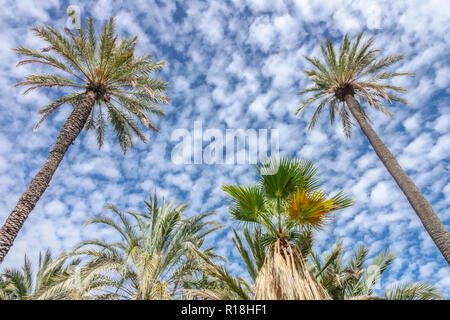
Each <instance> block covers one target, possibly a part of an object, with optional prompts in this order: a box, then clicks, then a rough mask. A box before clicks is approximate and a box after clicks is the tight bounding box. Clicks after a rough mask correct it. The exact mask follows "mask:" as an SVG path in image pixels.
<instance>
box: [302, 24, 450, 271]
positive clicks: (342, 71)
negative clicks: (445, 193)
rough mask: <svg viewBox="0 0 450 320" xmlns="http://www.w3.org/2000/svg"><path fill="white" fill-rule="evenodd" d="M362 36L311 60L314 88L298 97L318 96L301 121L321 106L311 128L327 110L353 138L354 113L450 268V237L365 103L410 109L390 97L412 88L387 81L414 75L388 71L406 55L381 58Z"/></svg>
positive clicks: (330, 46)
mask: <svg viewBox="0 0 450 320" xmlns="http://www.w3.org/2000/svg"><path fill="white" fill-rule="evenodd" d="M362 36H363V33H362V32H361V33H360V34H359V35H358V37H357V39H356V41H355V42H353V43H352V42H351V41H350V40H349V38H348V36H347V35H345V37H344V40H343V42H342V45H341V48H340V52H339V53H336V52H335V49H334V46H333V43H332V41H331V40H328V41H327V42H326V45H321V48H322V54H323V60H324V61H320V60H319V59H318V58H309V57H305V58H306V59H307V60H308V61H309V62H310V63H311V64H312V65H313V66H314V68H315V69H314V70H308V71H306V74H307V76H308V77H309V79H310V80H311V81H312V82H313V83H314V85H313V86H311V87H309V88H307V89H305V90H302V91H300V92H298V94H300V95H302V94H306V93H313V95H312V96H311V97H310V98H308V99H306V100H305V101H304V102H303V103H302V104H301V105H300V107H299V108H298V110H297V112H296V116H298V115H299V114H300V113H302V112H303V111H304V110H305V108H306V107H308V106H309V105H311V104H313V103H316V102H317V103H318V104H317V108H316V109H315V112H314V114H313V117H312V119H311V123H310V125H309V129H312V128H314V126H315V124H316V123H317V120H318V118H319V115H320V114H321V113H322V111H323V110H324V109H326V108H328V111H329V115H330V120H331V123H332V124H333V123H334V120H335V118H336V114H337V115H338V116H339V117H340V118H341V120H342V126H343V129H344V132H345V134H346V136H347V137H348V138H350V136H351V126H352V122H351V120H350V115H349V112H350V114H351V115H352V116H353V118H354V119H356V122H357V123H358V125H359V127H360V128H361V130H362V132H363V133H364V134H365V135H366V137H367V139H368V140H369V142H370V144H371V145H372V147H373V149H374V150H375V152H376V154H377V155H378V157H379V158H380V160H381V161H382V162H383V164H384V166H385V167H386V169H387V170H388V171H389V173H390V174H391V175H392V177H393V178H394V180H395V181H396V182H397V184H398V185H399V187H400V189H401V190H402V191H403V193H404V194H405V196H406V198H407V199H408V201H409V203H410V204H411V206H412V207H413V209H414V211H415V212H416V213H417V215H418V216H419V218H420V220H421V221H422V224H423V225H424V227H425V229H426V230H427V232H428V233H429V235H430V236H431V238H432V239H433V241H434V243H435V244H436V246H437V247H438V249H439V250H440V251H441V253H442V255H443V256H444V258H445V260H446V261H447V263H449V264H450V234H449V233H448V232H447V230H446V229H445V227H444V225H443V224H442V222H441V221H440V220H439V217H438V216H437V215H436V213H435V212H434V210H433V208H432V207H431V205H430V203H429V202H428V201H427V200H426V199H425V197H424V196H423V194H422V193H421V192H420V190H419V188H418V187H417V186H416V185H415V184H414V182H413V181H412V180H411V178H410V177H409V176H408V175H407V174H406V172H405V171H404V170H403V169H402V167H401V166H400V164H399V163H398V162H397V160H396V158H395V157H394V155H393V154H392V153H391V152H390V151H389V149H388V148H387V147H386V145H385V144H384V143H383V141H381V139H380V137H379V136H378V135H377V133H376V132H375V131H374V130H373V128H372V127H371V125H370V123H369V122H371V119H370V118H369V116H368V115H367V113H366V112H365V110H364V109H363V108H362V106H361V104H360V102H359V101H361V102H365V103H367V104H368V105H369V106H370V107H373V108H375V109H376V110H379V111H381V112H383V113H385V114H386V115H388V116H390V117H393V115H392V114H391V113H390V112H389V111H388V110H387V109H386V107H385V106H383V104H382V101H383V100H385V101H387V102H389V103H392V101H398V102H401V103H404V104H408V103H407V102H406V101H405V100H404V99H402V98H401V97H398V96H397V95H395V94H392V93H390V92H389V90H391V91H395V92H399V93H404V92H406V89H404V88H401V87H398V86H394V85H392V84H388V83H386V82H385V81H386V80H389V79H392V78H395V77H398V76H409V75H413V74H412V73H409V72H390V71H386V69H387V68H388V67H390V66H392V65H394V64H395V63H397V62H399V61H401V60H402V59H403V55H394V56H388V57H384V58H380V59H378V57H377V52H378V51H379V50H375V49H373V48H372V44H373V41H374V38H370V39H369V40H367V41H366V42H364V43H363V44H361V38H362ZM358 99H359V101H358Z"/></svg>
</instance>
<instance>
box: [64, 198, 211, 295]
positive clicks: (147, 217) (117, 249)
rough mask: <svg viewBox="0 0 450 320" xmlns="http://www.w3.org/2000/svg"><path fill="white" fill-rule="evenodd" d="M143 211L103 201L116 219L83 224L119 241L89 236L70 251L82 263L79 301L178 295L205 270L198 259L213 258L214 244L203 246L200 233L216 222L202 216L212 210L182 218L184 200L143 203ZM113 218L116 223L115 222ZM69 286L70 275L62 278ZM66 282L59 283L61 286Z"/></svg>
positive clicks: (205, 234)
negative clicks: (95, 226) (104, 229)
mask: <svg viewBox="0 0 450 320" xmlns="http://www.w3.org/2000/svg"><path fill="white" fill-rule="evenodd" d="M145 206H146V212H145V213H137V212H131V211H128V212H121V211H120V210H119V209H118V208H116V207H115V206H113V205H107V206H106V208H108V209H110V210H111V211H112V212H113V213H114V215H115V216H116V219H114V218H111V217H107V216H101V217H97V218H92V219H90V220H88V222H87V224H88V225H89V224H100V225H103V226H105V227H108V228H111V229H112V230H113V231H115V232H116V233H117V234H118V235H119V236H120V238H121V240H120V241H114V242H105V241H101V240H88V241H85V242H83V243H81V244H80V245H79V246H78V247H77V248H76V249H75V250H74V253H73V255H74V256H80V257H82V258H83V260H86V262H85V263H84V264H83V265H82V268H81V271H80V279H81V283H78V286H80V287H82V288H85V289H83V290H81V291H80V292H81V295H80V297H78V298H80V299H87V298H97V299H135V300H150V299H151V300H154V299H172V298H175V297H181V296H182V295H183V285H184V282H191V281H194V280H193V279H194V278H196V276H197V275H201V274H202V273H203V271H204V263H203V260H202V259H200V258H199V256H198V254H197V252H201V254H203V255H204V256H205V257H207V258H208V259H215V258H216V257H217V256H216V255H215V254H214V253H213V249H214V248H202V246H203V243H204V240H205V237H206V236H207V235H208V234H209V233H211V232H213V231H214V230H217V229H218V228H219V226H218V225H217V224H216V223H214V222H213V221H210V220H206V218H207V217H209V216H211V215H212V214H213V213H211V212H210V213H205V214H200V215H197V216H195V217H191V218H189V219H183V217H182V214H183V212H184V211H185V209H186V207H187V204H181V205H175V204H174V203H173V202H169V203H165V201H164V200H163V201H162V203H161V204H160V205H159V204H158V199H157V197H156V195H154V197H153V199H152V198H150V200H149V201H145ZM117 220H118V222H117ZM67 280H68V285H69V286H71V285H73V283H74V282H73V279H67ZM64 285H65V284H64V283H62V284H61V286H62V287H63V286H64Z"/></svg>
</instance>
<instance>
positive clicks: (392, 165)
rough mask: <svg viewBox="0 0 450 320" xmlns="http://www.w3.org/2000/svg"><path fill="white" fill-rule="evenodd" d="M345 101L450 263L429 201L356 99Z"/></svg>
mask: <svg viewBox="0 0 450 320" xmlns="http://www.w3.org/2000/svg"><path fill="white" fill-rule="evenodd" d="M345 102H346V103H347V106H348V108H349V109H350V112H351V113H352V115H353V117H354V118H355V119H356V121H358V124H359V126H360V128H361V130H362V132H363V133H364V134H365V135H366V137H367V139H369V142H370V144H371V145H372V147H373V149H374V150H375V152H376V154H377V155H378V157H379V158H380V160H381V161H382V162H383V164H384V166H385V167H386V169H387V170H388V171H389V173H390V174H391V175H392V177H393V178H394V180H395V181H396V182H397V184H398V186H399V187H400V189H401V190H402V191H403V193H404V194H405V196H406V198H407V199H408V201H409V203H410V204H411V206H412V207H413V209H414V211H415V212H416V214H417V215H418V216H419V219H420V221H422V224H423V226H424V227H425V229H426V230H427V232H428V234H429V235H430V236H431V239H433V241H434V243H435V244H436V246H437V247H438V249H439V251H441V253H442V255H443V256H444V258H445V260H446V261H447V263H448V264H449V265H450V234H449V233H448V231H447V230H446V229H445V227H444V225H443V224H442V222H441V220H439V217H438V216H437V214H436V212H434V210H433V208H432V207H431V205H430V203H429V202H428V201H427V199H425V197H424V196H423V194H422V193H421V192H420V190H419V188H418V187H417V186H416V184H415V183H414V181H412V180H411V178H410V177H409V176H408V175H407V174H406V172H405V171H404V170H403V169H402V167H401V166H400V164H399V163H398V162H397V159H395V157H394V155H393V154H392V153H391V152H390V151H389V149H388V148H387V147H386V146H385V144H384V143H383V141H381V139H380V138H379V137H378V135H377V133H376V132H375V131H374V130H373V129H372V127H371V126H370V124H369V123H368V122H367V121H366V119H365V118H364V116H363V115H362V113H361V111H360V108H361V106H360V105H359V103H358V101H357V100H356V99H355V98H354V97H353V96H352V95H350V94H347V95H346V96H345Z"/></svg>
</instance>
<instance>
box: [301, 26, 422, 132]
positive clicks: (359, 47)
mask: <svg viewBox="0 0 450 320" xmlns="http://www.w3.org/2000/svg"><path fill="white" fill-rule="evenodd" d="M362 36H363V32H361V33H360V34H359V35H358V37H357V38H356V41H355V42H353V43H352V42H351V41H350V40H349V38H348V35H345V37H344V41H343V42H342V45H341V48H340V52H339V53H336V51H335V49H334V46H333V42H332V41H331V40H327V42H326V46H325V45H323V44H322V45H321V50H322V55H323V61H320V60H319V59H318V58H309V57H305V58H306V59H307V60H308V61H309V62H310V63H311V64H312V65H313V66H314V67H315V69H313V70H307V71H305V73H306V74H307V76H308V78H309V79H310V80H311V81H312V82H313V83H314V84H313V85H312V86H311V87H309V88H306V89H305V90H302V91H299V92H298V93H297V94H299V95H303V94H306V93H313V95H312V96H311V97H310V98H308V99H307V100H306V101H304V102H303V103H302V104H301V105H300V106H299V108H298V109H297V112H296V113H295V115H296V116H298V115H299V114H300V113H302V112H303V111H304V110H305V108H306V107H307V106H309V105H310V104H312V103H315V102H316V101H317V102H318V105H317V108H316V109H315V112H314V115H313V117H312V119H311V122H310V125H309V129H313V128H314V126H315V125H316V123H317V120H318V118H319V115H320V114H321V112H322V111H323V110H324V109H325V108H327V107H328V109H329V114H330V121H331V123H332V124H333V123H334V121H335V118H336V113H337V114H338V115H339V116H340V117H341V120H342V126H343V129H344V132H345V134H346V136H347V137H350V136H351V124H352V123H351V121H350V117H349V112H348V109H347V108H348V107H347V106H346V104H345V96H346V95H347V94H351V95H353V96H356V97H358V98H360V99H362V100H363V101H366V102H367V103H368V105H369V106H370V107H373V108H375V109H377V110H379V111H382V112H383V113H385V114H387V115H388V116H390V117H393V115H392V114H391V113H390V112H389V111H388V110H387V109H386V107H385V106H384V105H383V104H382V101H383V100H385V101H387V102H389V103H391V102H392V101H393V100H394V101H399V102H402V103H404V104H408V102H407V101H405V100H404V99H402V98H401V97H399V96H397V95H395V94H392V93H389V92H388V90H392V91H396V92H399V93H405V92H406V91H407V90H406V89H404V88H401V87H398V86H394V85H392V84H389V83H385V81H386V80H389V79H392V78H394V77H398V76H412V75H414V74H413V73H410V72H388V71H386V68H388V67H390V66H392V65H394V64H395V63H397V62H399V61H401V60H402V59H403V55H393V56H387V57H384V58H378V57H377V53H378V51H379V50H375V49H372V44H373V42H374V38H373V37H371V38H370V39H369V40H367V41H366V42H364V43H363V44H361V38H362ZM339 105H341V106H339ZM360 111H361V113H362V114H363V116H364V117H365V118H366V119H367V120H369V121H371V120H370V118H369V116H368V115H367V113H366V112H365V111H364V109H363V108H361V107H360Z"/></svg>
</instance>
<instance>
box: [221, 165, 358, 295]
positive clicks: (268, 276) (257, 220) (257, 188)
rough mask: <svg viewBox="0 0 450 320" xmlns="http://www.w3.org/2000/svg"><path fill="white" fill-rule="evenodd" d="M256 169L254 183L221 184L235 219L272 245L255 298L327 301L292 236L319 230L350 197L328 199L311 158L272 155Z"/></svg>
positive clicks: (348, 203)
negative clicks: (291, 158) (256, 230)
mask: <svg viewBox="0 0 450 320" xmlns="http://www.w3.org/2000/svg"><path fill="white" fill-rule="evenodd" d="M268 168H270V170H268ZM273 169H275V170H273ZM257 170H258V178H259V181H258V184H256V185H254V186H250V187H246V186H231V185H224V186H222V189H223V190H224V191H225V192H226V193H228V195H229V196H230V200H231V207H230V209H229V212H230V213H231V215H232V216H233V218H234V219H236V220H237V221H240V222H242V223H244V224H249V225H253V226H255V227H259V228H261V229H262V230H263V231H264V233H265V239H264V241H265V242H266V243H267V244H269V245H270V249H269V250H267V253H266V255H265V258H264V263H263V265H262V266H261V268H260V269H259V272H258V274H257V276H256V278H255V299H276V300H285V299H295V300H297V299H301V300H303V299H328V298H329V296H328V294H327V292H326V291H325V290H324V289H323V288H322V287H321V286H320V284H319V283H318V282H317V281H316V280H315V279H314V278H313V277H312V276H311V275H310V274H309V272H308V270H307V269H306V268H305V261H304V259H303V257H302V255H301V252H300V250H298V249H297V248H296V246H294V240H295V239H297V238H298V237H297V236H298V234H299V233H301V232H305V231H308V230H313V229H321V228H322V227H323V225H324V223H325V222H326V221H327V220H328V219H329V218H330V217H331V214H332V213H333V212H335V211H336V210H339V209H342V208H345V207H348V206H350V205H351V204H352V201H351V199H349V198H348V197H347V196H346V195H345V194H344V193H343V192H339V193H338V194H336V195H335V196H333V197H331V198H327V196H326V195H325V193H324V192H323V191H321V190H320V189H319V188H320V186H321V184H320V182H319V180H318V178H317V177H316V175H317V171H318V170H317V168H316V167H315V166H314V165H313V163H312V162H310V161H304V160H296V159H295V160H290V159H289V158H283V159H280V160H276V159H274V158H272V159H269V160H268V161H267V162H265V163H260V164H259V165H258V166H257ZM252 274H253V277H254V276H255V274H256V272H253V271H252Z"/></svg>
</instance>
